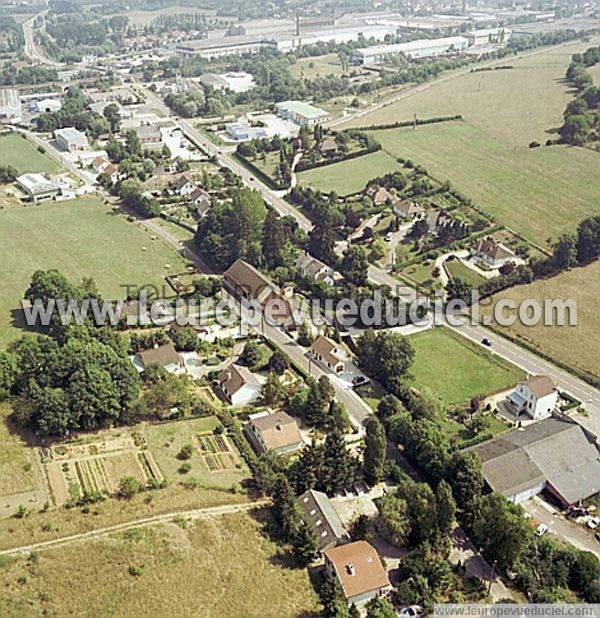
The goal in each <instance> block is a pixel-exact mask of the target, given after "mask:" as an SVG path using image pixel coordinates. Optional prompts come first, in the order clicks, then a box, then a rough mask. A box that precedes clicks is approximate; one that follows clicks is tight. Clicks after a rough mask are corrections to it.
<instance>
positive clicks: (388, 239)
mask: <svg viewBox="0 0 600 618" xmlns="http://www.w3.org/2000/svg"><path fill="white" fill-rule="evenodd" d="M393 238H394V232H388V233H387V234H386V235H385V242H392V239H393Z"/></svg>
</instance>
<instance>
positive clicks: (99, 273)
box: [0, 197, 185, 346]
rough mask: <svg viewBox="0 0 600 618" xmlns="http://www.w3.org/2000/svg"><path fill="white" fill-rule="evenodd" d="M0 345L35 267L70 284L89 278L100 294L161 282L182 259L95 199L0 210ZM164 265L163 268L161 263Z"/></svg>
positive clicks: (12, 333) (10, 335)
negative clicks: (63, 277)
mask: <svg viewBox="0 0 600 618" xmlns="http://www.w3.org/2000/svg"><path fill="white" fill-rule="evenodd" d="M0 264H2V277H0V346H5V345H6V344H7V343H8V342H9V341H11V340H12V339H14V338H15V337H17V336H18V334H19V332H18V331H17V330H16V329H15V328H12V327H11V324H12V321H13V319H14V318H18V317H19V315H12V312H13V311H14V310H15V309H16V308H17V306H18V303H19V300H20V299H21V298H22V297H23V294H24V292H25V290H26V289H27V286H28V285H29V282H30V280H31V275H32V274H33V273H34V271H36V270H38V269H40V268H41V269H48V268H58V269H59V270H60V271H61V272H63V273H64V274H65V275H66V276H67V277H69V278H70V279H71V280H72V281H73V282H76V283H80V282H81V280H82V278H83V277H86V276H90V277H93V278H94V281H95V282H96V285H97V286H98V289H99V291H100V293H101V294H102V295H103V297H105V298H125V296H126V290H125V288H124V287H121V286H122V285H124V284H131V285H143V284H153V285H157V286H162V285H166V283H165V282H164V276H165V275H166V274H168V273H170V272H181V271H182V270H183V269H184V265H185V262H184V260H183V259H182V258H181V257H180V256H179V255H178V254H176V253H175V252H174V251H173V250H172V249H171V248H170V247H168V246H167V245H165V244H164V243H162V242H161V241H159V240H155V241H153V240H151V239H150V235H149V234H147V233H146V232H145V231H143V230H142V229H141V228H140V227H139V226H137V225H136V224H135V223H132V222H129V221H127V219H126V218H125V216H124V215H122V214H120V213H118V212H114V211H112V210H111V209H110V208H108V207H107V206H106V205H104V204H102V203H101V202H100V201H99V200H98V199H97V198H95V197H88V198H80V199H78V200H74V201H70V202H60V203H55V202H46V203H44V204H41V205H39V206H28V207H23V208H10V209H5V210H2V211H0ZM167 264H168V265H169V267H167Z"/></svg>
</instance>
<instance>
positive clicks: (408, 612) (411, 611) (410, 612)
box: [400, 605, 423, 618]
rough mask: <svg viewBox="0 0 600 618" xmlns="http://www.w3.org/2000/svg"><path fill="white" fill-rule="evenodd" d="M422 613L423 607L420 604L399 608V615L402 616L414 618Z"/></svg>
mask: <svg viewBox="0 0 600 618" xmlns="http://www.w3.org/2000/svg"><path fill="white" fill-rule="evenodd" d="M422 615H423V608H422V607H421V606H420V605H408V606H407V607H403V608H402V609H401V610H400V616H402V617H403V618H416V617H417V616H422Z"/></svg>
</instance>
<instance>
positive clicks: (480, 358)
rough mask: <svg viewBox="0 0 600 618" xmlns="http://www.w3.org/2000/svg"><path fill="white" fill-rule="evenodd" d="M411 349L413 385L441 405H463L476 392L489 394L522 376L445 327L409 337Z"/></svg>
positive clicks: (522, 374) (504, 362)
mask: <svg viewBox="0 0 600 618" xmlns="http://www.w3.org/2000/svg"><path fill="white" fill-rule="evenodd" d="M409 341H410V343H411V344H412V345H413V347H414V349H415V361H414V363H413V367H412V373H413V375H414V385H415V387H416V388H418V389H420V390H423V391H427V390H428V391H430V392H431V393H432V394H433V395H434V396H436V397H438V398H439V399H440V400H441V401H442V403H443V404H444V405H448V406H450V405H464V404H467V403H468V402H469V401H470V400H471V399H472V398H473V397H475V396H476V395H481V394H485V393H491V392H494V391H497V390H499V389H502V388H509V387H510V386H511V385H513V384H515V383H517V382H518V381H519V380H521V379H523V377H524V373H523V371H521V370H520V369H518V368H517V367H515V366H514V365H511V364H510V363H508V362H506V361H504V360H503V359H501V358H498V357H497V356H493V355H492V354H491V353H489V352H488V351H487V350H484V349H483V348H481V347H480V346H477V345H476V344H474V343H472V342H470V341H469V340H468V339H465V338H464V337H461V336H460V335H458V334H457V333H454V332H453V331H451V330H449V329H448V328H446V327H436V328H432V329H430V330H427V331H422V332H420V333H416V334H415V335H411V336H410V337H409Z"/></svg>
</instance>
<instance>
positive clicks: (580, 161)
mask: <svg viewBox="0 0 600 618" xmlns="http://www.w3.org/2000/svg"><path fill="white" fill-rule="evenodd" d="M373 135H374V137H375V138H376V139H377V140H379V141H380V142H381V144H382V146H383V148H384V150H386V151H387V152H389V153H390V160H393V159H392V157H399V156H402V157H406V158H409V159H412V160H413V161H414V162H415V163H419V164H421V165H424V166H425V167H426V168H427V170H428V171H429V172H430V173H431V174H432V175H433V176H434V177H435V178H437V179H438V180H440V181H444V180H446V179H449V180H450V181H451V182H452V184H453V185H454V186H455V187H456V188H457V189H458V190H459V191H461V192H462V193H464V194H465V195H466V196H467V197H470V198H471V199H473V200H474V202H475V203H476V204H477V205H478V206H480V207H481V208H483V209H484V210H485V211H487V212H488V213H489V214H490V215H492V216H493V217H495V218H496V219H497V220H498V221H499V222H500V223H503V224H505V225H507V226H508V227H510V228H512V229H514V230H516V231H517V232H520V233H522V234H523V235H524V236H526V237H527V238H529V239H530V240H533V241H534V242H537V243H539V244H545V243H546V242H547V240H548V238H557V237H558V236H559V235H560V234H562V233H563V232H569V231H573V230H574V229H575V228H576V227H577V224H578V222H579V221H580V220H581V219H583V218H585V217H586V216H589V215H591V214H595V213H599V212H600V161H599V159H598V153H595V152H592V151H590V150H586V149H584V148H567V147H563V146H553V147H543V148H535V149H529V148H526V149H522V150H513V149H511V148H508V147H507V146H505V145H503V144H501V143H500V142H497V141H494V140H493V139H491V138H490V137H489V136H488V135H487V134H486V133H484V132H483V131H481V130H479V129H477V128H476V127H474V126H472V125H470V124H468V123H466V122H460V121H458V122H446V123H443V124H435V125H426V126H421V127H419V128H418V129H417V130H416V131H414V130H412V129H393V130H387V131H374V132H373ZM377 154H378V155H380V156H383V153H377ZM370 156H373V155H370ZM359 161H360V160H359ZM334 167H335V166H334ZM325 170H327V168H325ZM339 180H340V181H341V178H340V179H339Z"/></svg>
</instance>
